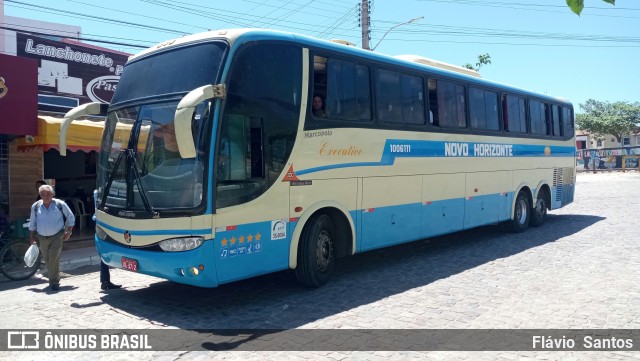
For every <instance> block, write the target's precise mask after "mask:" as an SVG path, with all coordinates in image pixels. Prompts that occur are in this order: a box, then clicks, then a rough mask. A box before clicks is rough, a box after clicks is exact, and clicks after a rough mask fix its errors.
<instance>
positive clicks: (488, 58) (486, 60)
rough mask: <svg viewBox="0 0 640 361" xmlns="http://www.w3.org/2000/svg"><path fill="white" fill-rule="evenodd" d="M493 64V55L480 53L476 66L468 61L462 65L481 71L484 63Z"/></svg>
mask: <svg viewBox="0 0 640 361" xmlns="http://www.w3.org/2000/svg"><path fill="white" fill-rule="evenodd" d="M489 64H491V55H489V53H486V54H480V55H478V61H477V62H476V66H473V65H471V63H466V64H464V65H462V67H463V68H467V69H471V70H475V71H480V68H481V67H482V66H483V65H489Z"/></svg>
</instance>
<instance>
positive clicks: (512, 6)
mask: <svg viewBox="0 0 640 361" xmlns="http://www.w3.org/2000/svg"><path fill="white" fill-rule="evenodd" d="M417 1H423V2H437V3H445V4H455V5H471V6H482V7H493V8H503V9H515V10H525V11H536V12H545V13H556V14H566V13H567V11H554V10H545V9H532V8H530V7H562V8H566V5H539V4H521V3H504V2H488V1H478V0H468V1H464V0H463V1H452V0H417ZM499 4H510V6H509V5H499ZM585 8H586V7H585ZM592 9H593V8H592ZM598 9H604V8H598ZM631 10H640V9H631ZM582 16H598V17H607V18H626V19H637V17H635V16H618V15H602V14H582Z"/></svg>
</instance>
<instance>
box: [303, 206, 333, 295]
mask: <svg viewBox="0 0 640 361" xmlns="http://www.w3.org/2000/svg"><path fill="white" fill-rule="evenodd" d="M335 241H336V237H335V229H334V227H333V222H332V221H331V218H330V217H329V216H328V215H326V214H319V215H316V216H314V217H313V219H311V220H310V222H309V223H308V224H307V225H306V226H305V228H304V230H303V231H302V235H301V237H300V245H299V247H298V266H297V267H296V270H295V274H296V278H297V279H298V282H300V283H301V284H303V285H305V286H308V287H320V286H322V285H324V284H325V283H327V282H328V281H329V279H330V278H331V276H332V275H333V271H334V268H335V262H336V247H335Z"/></svg>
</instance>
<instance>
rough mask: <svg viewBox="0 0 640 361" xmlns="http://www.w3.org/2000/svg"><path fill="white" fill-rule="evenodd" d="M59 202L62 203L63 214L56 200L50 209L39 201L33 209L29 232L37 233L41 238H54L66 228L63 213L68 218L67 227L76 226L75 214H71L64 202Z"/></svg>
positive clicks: (52, 202)
mask: <svg viewBox="0 0 640 361" xmlns="http://www.w3.org/2000/svg"><path fill="white" fill-rule="evenodd" d="M58 202H60V206H61V207H60V208H62V212H60V209H58V205H57V204H56V199H55V198H54V199H53V200H52V201H51V204H50V205H49V208H47V207H45V206H44V204H43V203H42V201H37V202H36V203H35V204H34V205H33V206H32V207H31V218H30V220H29V222H30V223H29V230H30V231H36V232H37V233H38V234H39V235H41V236H53V235H54V234H56V233H58V232H60V231H61V230H62V229H63V228H64V226H65V223H64V218H63V216H62V213H63V212H64V216H65V217H67V224H66V226H67V227H72V226H74V225H75V222H76V219H75V217H74V216H73V213H71V209H70V208H69V206H68V205H67V204H66V203H64V202H62V201H58Z"/></svg>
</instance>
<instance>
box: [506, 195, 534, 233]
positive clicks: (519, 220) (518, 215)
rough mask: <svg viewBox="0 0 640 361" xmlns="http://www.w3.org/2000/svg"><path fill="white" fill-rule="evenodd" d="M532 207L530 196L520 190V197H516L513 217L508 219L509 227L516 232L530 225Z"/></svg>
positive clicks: (522, 230)
mask: <svg viewBox="0 0 640 361" xmlns="http://www.w3.org/2000/svg"><path fill="white" fill-rule="evenodd" d="M530 209H531V205H530V204H529V197H527V195H526V194H525V192H523V191H520V192H519V193H518V197H516V205H515V210H514V212H513V219H512V220H510V221H507V229H508V230H509V231H510V232H514V233H520V232H524V230H526V229H527V227H528V226H529V218H530V217H529V215H530Z"/></svg>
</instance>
